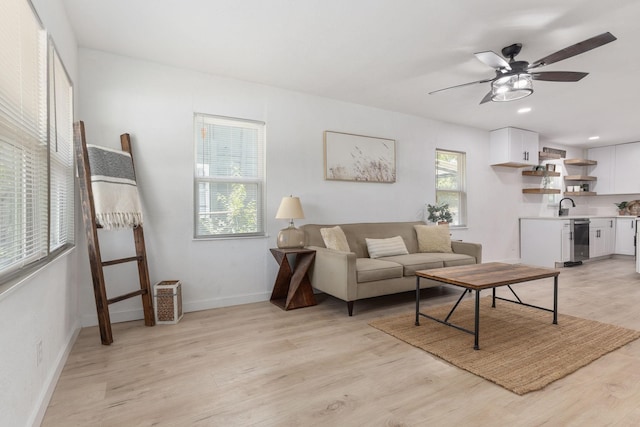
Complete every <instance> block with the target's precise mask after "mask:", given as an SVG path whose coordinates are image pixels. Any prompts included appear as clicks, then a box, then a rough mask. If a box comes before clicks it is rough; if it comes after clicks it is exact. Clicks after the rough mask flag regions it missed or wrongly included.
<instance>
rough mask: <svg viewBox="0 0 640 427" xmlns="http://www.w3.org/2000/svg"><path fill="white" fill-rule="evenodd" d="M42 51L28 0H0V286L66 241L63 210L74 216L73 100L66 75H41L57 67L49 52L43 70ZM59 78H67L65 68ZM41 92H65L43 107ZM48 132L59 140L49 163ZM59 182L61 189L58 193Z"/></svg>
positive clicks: (45, 47)
mask: <svg viewBox="0 0 640 427" xmlns="http://www.w3.org/2000/svg"><path fill="white" fill-rule="evenodd" d="M47 52H48V43H47V35H46V32H45V31H44V29H43V28H42V26H41V24H40V21H39V20H38V18H37V16H36V14H35V12H34V11H33V9H32V8H31V4H30V3H29V2H28V1H27V0H2V2H0V70H1V71H0V285H1V284H2V283H3V282H4V281H6V279H8V278H11V277H14V276H16V275H19V274H21V272H22V271H23V270H25V269H26V268H30V267H31V266H33V265H35V264H39V263H40V262H46V260H47V259H48V258H49V257H50V256H51V254H52V250H53V249H55V248H61V247H62V246H64V245H66V244H67V243H70V242H72V239H73V224H72V222H73V218H69V213H71V215H72V214H73V162H72V161H71V162H70V159H72V158H71V157H70V155H71V152H72V146H71V138H70V136H69V135H68V132H69V131H68V129H66V127H67V125H68V126H69V127H70V126H71V125H72V123H71V122H72V118H71V117H72V115H73V113H72V111H73V109H72V104H71V102H72V100H71V98H70V96H71V95H70V93H68V91H69V89H70V87H71V84H70V82H69V80H68V78H67V79H66V82H65V81H64V79H62V80H60V82H56V81H52V80H48V79H49V78H50V77H51V76H53V75H54V72H53V70H58V69H63V67H62V64H61V63H60V60H59V58H57V55H52V58H54V57H55V60H53V61H52V62H51V66H50V68H51V70H49V73H48V72H47V71H48V70H47V62H48V61H47V58H48V54H47ZM60 75H61V76H64V77H66V74H64V73H60ZM48 81H49V83H48ZM48 85H49V86H48ZM65 88H66V89H65ZM47 89H49V95H51V96H53V95H54V93H55V92H56V91H58V90H60V91H61V92H64V93H62V94H61V97H60V103H61V104H60V106H59V108H49V104H48V101H49V100H48V97H47V96H48V94H47V92H48V90H47ZM52 102H53V99H52ZM63 104H64V106H63ZM52 109H53V110H56V111H55V112H52V111H51V110H52ZM58 110H59V111H58ZM49 114H52V115H51V116H50V117H49ZM54 129H55V131H53V130H54ZM49 131H52V132H49ZM51 135H53V136H54V138H53V140H54V141H57V142H58V144H57V151H56V152H55V154H52V156H51V161H50V158H49V149H50V148H51V149H52V150H53V144H51V143H50V142H51V141H50V140H49V137H50V136H51ZM65 144H66V145H65ZM61 147H62V148H61ZM54 151H55V150H54ZM50 163H51V168H50ZM61 165H64V166H61ZM62 169H64V172H62ZM63 174H64V175H65V176H64V177H62V175H63ZM51 176H52V177H53V178H51V184H52V187H50V177H51ZM62 181H64V184H61V182H62ZM62 186H64V190H61V189H60V190H58V188H62ZM52 188H53V190H52ZM50 190H52V192H50ZM55 193H58V195H56V194H55ZM62 193H64V194H62ZM61 200H62V201H61ZM50 203H51V206H50ZM61 206H63V207H61ZM62 217H64V219H62V221H65V222H66V223H67V225H66V227H67V228H66V229H65V230H64V233H58V234H57V236H55V238H54V233H53V230H52V229H50V226H51V224H52V222H51V221H50V220H51V219H54V221H56V220H58V218H62ZM69 221H71V224H69ZM70 230H71V231H70ZM69 237H71V240H70V239H69ZM50 244H51V246H50Z"/></svg>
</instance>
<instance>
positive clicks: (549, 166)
mask: <svg viewBox="0 0 640 427" xmlns="http://www.w3.org/2000/svg"><path fill="white" fill-rule="evenodd" d="M555 171H556V165H554V164H553V163H547V172H555Z"/></svg>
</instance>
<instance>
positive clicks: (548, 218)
mask: <svg viewBox="0 0 640 427" xmlns="http://www.w3.org/2000/svg"><path fill="white" fill-rule="evenodd" d="M582 218H587V219H590V218H631V219H635V220H640V217H635V216H631V215H567V216H521V217H520V219H544V220H558V219H560V220H565V219H582Z"/></svg>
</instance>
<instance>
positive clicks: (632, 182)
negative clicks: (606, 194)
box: [613, 142, 640, 194]
mask: <svg viewBox="0 0 640 427" xmlns="http://www.w3.org/2000/svg"><path fill="white" fill-rule="evenodd" d="M615 147H616V157H615V159H616V160H615V168H614V171H613V185H614V188H615V192H616V194H637V193H640V168H638V165H639V164H640V142H634V143H632V144H621V145H616V146H615Z"/></svg>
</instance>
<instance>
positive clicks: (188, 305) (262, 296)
mask: <svg viewBox="0 0 640 427" xmlns="http://www.w3.org/2000/svg"><path fill="white" fill-rule="evenodd" d="M270 297H271V293H269V292H259V293H255V294H246V295H239V296H233V297H226V298H212V299H206V300H200V301H191V302H183V303H182V311H183V312H185V313H189V312H192V311H202V310H210V309H212V308H220V307H230V306H234V305H242V304H251V303H254V302H262V301H269V298H270ZM109 314H110V316H111V322H112V323H120V322H130V321H132V320H140V319H144V312H143V311H142V308H140V309H135V310H123V311H115V310H111V311H110V312H109ZM80 321H81V324H82V327H83V328H86V327H89V326H96V325H97V324H98V317H97V316H96V314H85V315H82V316H81V318H80Z"/></svg>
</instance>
